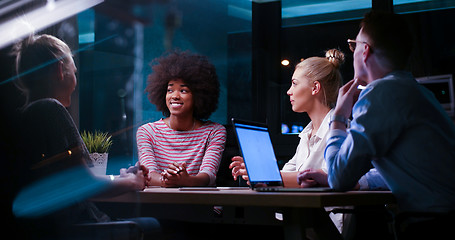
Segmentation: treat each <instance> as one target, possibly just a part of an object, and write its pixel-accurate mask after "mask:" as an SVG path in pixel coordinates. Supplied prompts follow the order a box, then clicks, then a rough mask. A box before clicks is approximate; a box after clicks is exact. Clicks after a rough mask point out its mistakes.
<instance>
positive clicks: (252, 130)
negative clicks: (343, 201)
mask: <svg viewBox="0 0 455 240" xmlns="http://www.w3.org/2000/svg"><path fill="white" fill-rule="evenodd" d="M232 125H233V126H234V131H235V134H236V137H237V142H238V144H239V149H240V153H241V155H242V157H243V161H244V162H245V168H246V171H247V174H248V178H249V181H250V187H251V188H252V189H254V190H256V191H261V192H264V191H287V192H296V191H298V192H321V191H322V192H324V191H331V190H332V189H331V188H328V187H314V188H285V187H284V186H283V179H282V178H281V173H280V169H279V167H278V162H277V160H276V157H275V151H274V150H273V145H272V141H271V138H270V134H269V131H268V127H267V125H266V124H263V123H258V122H251V121H245V120H240V119H235V118H232Z"/></svg>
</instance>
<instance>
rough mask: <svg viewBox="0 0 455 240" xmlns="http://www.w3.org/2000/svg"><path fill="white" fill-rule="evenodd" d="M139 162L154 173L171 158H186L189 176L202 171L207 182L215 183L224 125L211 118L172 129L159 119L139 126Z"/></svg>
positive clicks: (177, 159) (223, 136)
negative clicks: (185, 128) (186, 127)
mask: <svg viewBox="0 0 455 240" xmlns="http://www.w3.org/2000/svg"><path fill="white" fill-rule="evenodd" d="M136 140H137V148H138V154H139V162H140V163H141V164H142V165H144V166H146V167H147V168H148V169H149V170H150V171H155V172H158V173H161V172H163V171H164V170H166V169H168V168H169V167H168V166H169V164H172V163H174V162H178V163H182V162H186V166H187V172H188V174H189V175H190V176H195V175H197V174H198V173H206V174H208V175H209V177H210V183H209V185H214V184H215V179H216V173H217V172H218V168H219V166H220V161H221V155H222V154H223V151H224V144H225V141H226V129H225V128H224V127H223V126H222V125H220V124H218V123H214V122H210V121H208V122H205V123H204V124H203V125H202V126H201V127H199V128H197V129H194V130H191V131H175V130H173V129H171V128H169V127H168V126H167V125H166V123H165V122H164V121H163V119H161V120H159V121H156V122H153V123H147V124H144V125H142V126H141V127H139V129H138V130H137V134H136Z"/></svg>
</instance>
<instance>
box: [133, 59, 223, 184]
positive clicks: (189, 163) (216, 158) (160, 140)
mask: <svg viewBox="0 0 455 240" xmlns="http://www.w3.org/2000/svg"><path fill="white" fill-rule="evenodd" d="M152 70H153V72H152V74H150V75H149V77H148V80H147V87H146V89H145V92H146V93H147V94H148V98H149V100H150V102H151V103H152V104H154V105H155V106H156V108H157V110H159V111H161V112H163V115H164V116H165V118H162V119H160V120H158V121H156V122H152V123H147V124H144V125H142V126H141V127H140V128H139V129H138V131H137V135H136V139H137V146H138V153H139V161H140V163H141V164H142V165H144V166H146V167H147V168H148V169H149V173H150V175H149V176H151V179H150V181H149V183H148V185H155V186H164V187H177V186H208V185H214V184H215V179H216V173H217V172H218V168H219V164H220V161H221V155H222V153H223V151H224V143H225V140H226V129H225V128H224V127H223V126H222V125H220V124H218V123H214V122H211V121H208V120H207V119H208V118H209V117H210V115H211V114H212V113H213V112H214V111H215V110H216V108H217V106H218V97H219V94H220V84H219V82H218V77H217V74H216V71H215V67H214V66H213V64H211V63H210V62H209V61H208V59H207V57H205V56H201V55H197V54H192V53H190V52H188V51H186V52H171V53H169V54H167V55H164V56H162V57H160V58H157V59H155V60H154V61H152Z"/></svg>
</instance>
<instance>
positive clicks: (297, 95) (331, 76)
mask: <svg viewBox="0 0 455 240" xmlns="http://www.w3.org/2000/svg"><path fill="white" fill-rule="evenodd" d="M343 62H344V54H343V53H342V52H341V51H339V50H337V49H330V50H328V51H327V52H326V54H325V57H311V58H307V59H305V60H303V61H302V62H300V63H299V64H297V66H296V67H295V71H294V74H293V75H292V79H291V87H290V88H289V90H288V91H287V94H288V95H289V100H290V102H291V105H292V110H293V111H294V112H299V113H301V112H306V113H307V114H308V116H309V117H310V119H311V122H310V123H308V125H307V126H306V127H305V128H304V129H303V131H302V132H301V133H300V134H299V137H300V142H299V145H298V146H297V150H296V153H295V155H294V157H292V158H291V160H289V161H288V162H287V163H286V164H285V165H284V167H283V169H282V170H281V175H282V177H283V181H284V185H285V186H286V187H296V186H299V184H298V182H297V175H298V173H299V172H307V171H318V172H324V173H325V172H327V168H326V166H325V162H324V149H325V146H326V140H327V133H328V131H329V120H330V116H331V115H332V112H333V110H332V108H333V107H334V106H335V103H336V99H337V96H338V89H339V88H340V86H341V83H342V77H341V73H340V70H339V68H340V66H341V64H342V63H343ZM229 167H230V168H231V169H232V176H233V177H234V179H237V177H239V176H241V177H242V178H243V179H245V180H248V175H247V174H246V169H245V165H244V163H243V158H242V157H240V156H235V157H233V158H232V163H231V165H230V166H229ZM315 185H317V182H315V181H312V180H311V179H308V180H306V181H304V182H302V184H301V185H300V186H302V187H311V186H315Z"/></svg>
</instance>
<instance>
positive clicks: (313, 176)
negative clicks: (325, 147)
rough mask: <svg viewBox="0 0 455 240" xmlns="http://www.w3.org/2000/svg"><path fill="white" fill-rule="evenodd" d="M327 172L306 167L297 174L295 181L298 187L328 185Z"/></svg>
mask: <svg viewBox="0 0 455 240" xmlns="http://www.w3.org/2000/svg"><path fill="white" fill-rule="evenodd" d="M327 177H328V176H327V173H325V172H324V171H323V170H322V169H318V170H312V169H306V170H304V171H302V172H299V174H298V175H297V182H298V183H299V185H300V187H303V188H306V187H328V186H329V183H328V181H327Z"/></svg>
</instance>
